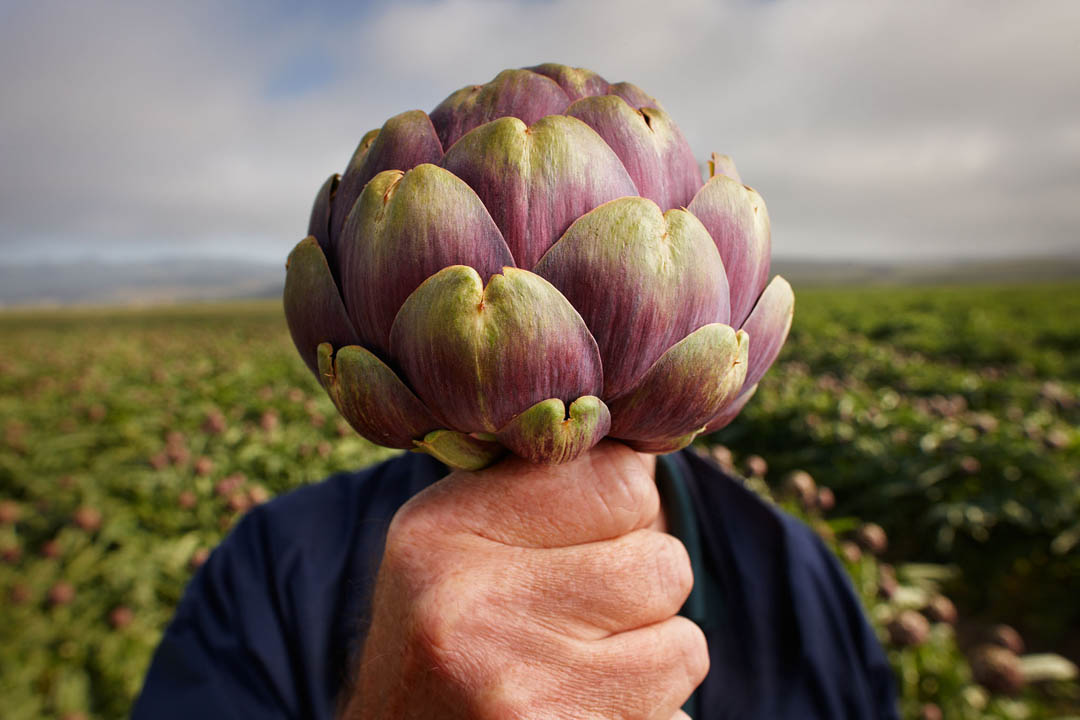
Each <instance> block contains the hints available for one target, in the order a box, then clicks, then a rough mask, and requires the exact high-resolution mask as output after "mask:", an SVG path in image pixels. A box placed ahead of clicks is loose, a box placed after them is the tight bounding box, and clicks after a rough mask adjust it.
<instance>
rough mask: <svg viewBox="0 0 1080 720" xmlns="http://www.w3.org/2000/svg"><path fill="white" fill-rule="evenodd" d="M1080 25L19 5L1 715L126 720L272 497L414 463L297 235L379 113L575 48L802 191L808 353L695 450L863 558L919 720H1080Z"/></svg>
mask: <svg viewBox="0 0 1080 720" xmlns="http://www.w3.org/2000/svg"><path fill="white" fill-rule="evenodd" d="M1078 27H1080V3H1075V2H1070V1H1068V0H1062V1H1059V2H1033V3H1010V2H941V3H934V4H932V5H931V4H925V5H922V4H920V5H918V6H914V7H913V6H912V5H911V4H903V3H884V2H866V1H863V2H842V1H839V0H823V1H822V2H816V3H813V4H810V3H797V2H794V1H793V0H772V1H757V2H750V1H747V2H723V3H718V2H706V1H705V0H702V1H700V2H694V1H672V2H667V3H664V4H662V6H658V5H657V4H655V3H646V2H638V1H637V0H620V1H619V2H616V1H615V0H610V1H608V0H601V1H596V2H580V1H577V2H571V1H570V0H547V1H545V0H514V1H508V2H507V1H504V2H494V1H486V0H431V1H427V2H420V1H411V2H395V3H390V2H367V3H346V2H329V1H326V2H307V3H296V2H260V3H251V2H233V3H221V2H198V1H194V2H186V3H170V4H166V3H158V2H145V1H144V2H120V1H103V2H85V3H84V2H51V1H49V0H39V1H37V2H23V1H20V0H8V1H7V2H0V108H2V110H0V307H2V310H0V389H2V395H0V430H2V436H0V553H2V557H0V593H3V599H2V600H0V696H3V697H4V699H5V701H4V705H3V707H2V708H0V718H5V719H7V718H37V717H60V718H67V719H68V720H74V719H75V718H97V717H101V718H112V717H123V716H125V715H126V713H127V709H128V707H129V704H130V701H131V698H132V697H133V696H134V694H135V693H136V692H137V691H138V688H139V685H140V682H141V678H142V673H143V672H144V671H145V667H146V664H147V662H148V660H149V655H150V653H151V651H152V649H153V647H154V645H155V644H156V642H157V640H158V638H159V637H160V633H161V631H162V629H163V628H164V625H165V624H166V623H167V621H168V619H169V617H170V616H171V613H172V610H173V607H174V606H175V603H176V602H177V601H178V599H179V596H180V594H181V593H182V591H183V588H184V585H185V584H186V582H187V580H188V578H189V577H190V574H191V572H193V571H194V569H195V568H197V567H198V565H199V564H200V563H201V562H202V561H203V560H205V557H206V554H207V552H208V551H209V550H210V549H212V548H213V546H214V545H215V544H216V543H217V542H218V541H219V540H220V538H221V537H222V536H223V535H224V534H225V533H227V532H228V530H229V528H230V527H231V525H232V524H233V523H234V522H236V521H237V519H238V518H239V517H241V516H242V515H243V513H244V512H246V511H247V510H248V509H250V508H251V507H252V506H254V505H256V504H258V503H260V502H263V501H265V500H266V499H268V498H270V497H272V496H273V495H274V494H277V493H280V492H283V491H286V490H288V489H290V488H293V487H296V486H298V485H301V484H304V483H309V482H316V481H318V480H319V479H320V478H322V477H324V476H325V475H327V474H328V473H330V472H333V471H335V470H342V469H353V468H356V467H358V466H361V465H364V464H367V463H370V462H374V461H375V460H378V459H381V458H384V457H386V456H387V455H388V453H389V451H385V450H382V449H379V448H375V447H373V446H371V445H370V444H368V443H367V442H366V441H364V440H362V439H360V438H358V437H357V436H355V434H353V433H352V431H351V430H349V429H348V427H347V426H346V425H345V424H344V423H343V421H341V420H340V419H339V418H338V417H337V415H336V413H335V412H334V410H333V407H332V405H331V403H330V401H329V400H328V399H327V398H326V397H325V395H324V394H323V393H322V392H321V390H319V388H318V387H317V385H316V383H315V381H314V379H313V378H311V377H310V375H309V374H308V373H307V371H306V369H305V368H304V367H303V365H302V363H301V362H300V360H299V357H298V356H297V355H296V352H295V350H294V349H293V348H292V345H291V342H290V340H289V337H288V333H287V330H286V329H285V325H284V321H283V316H282V313H281V308H280V293H281V288H282V283H283V281H284V259H285V256H286V254H287V253H288V251H289V249H290V248H291V247H292V246H293V245H294V244H295V243H296V241H297V240H299V239H300V237H301V236H302V235H303V234H304V233H305V231H306V227H307V217H308V212H309V209H310V204H311V202H312V200H313V198H314V195H315V192H316V190H317V189H318V187H319V186H320V184H321V183H322V181H323V180H324V179H325V178H326V176H327V175H329V174H330V173H332V172H335V171H337V172H340V171H342V170H343V169H344V166H345V164H346V162H347V161H348V159H349V156H350V155H351V153H352V151H353V149H354V147H355V145H356V143H357V142H358V141H359V139H360V137H361V136H362V135H363V134H364V133H365V132H366V131H368V130H370V129H373V128H377V127H379V126H380V125H381V124H382V122H383V121H384V120H385V119H386V118H387V117H389V116H391V115H394V114H396V113H398V112H401V111H403V110H406V109H412V108H419V109H423V110H426V111H430V110H431V109H432V108H434V107H435V105H437V104H438V103H439V102H440V101H441V100H442V99H443V98H444V97H445V96H446V95H448V94H449V93H450V92H451V91H453V90H455V89H457V88H459V87H461V86H464V85H467V84H474V83H480V82H486V81H487V80H489V79H491V78H492V77H494V75H495V74H496V73H497V72H498V71H499V70H501V69H503V68H506V67H520V66H527V65H533V64H537V63H540V62H545V61H554V62H561V63H566V64H570V65H577V66H582V67H587V68H590V69H593V70H595V71H597V72H599V73H600V74H602V75H604V76H605V77H606V78H607V79H609V80H611V81H619V80H628V81H631V82H633V83H635V84H637V85H639V86H641V87H642V88H643V89H645V90H646V91H647V92H649V93H651V94H652V95H654V96H656V97H657V98H658V99H659V100H660V101H661V102H662V103H663V105H664V107H665V108H666V109H667V110H668V112H669V113H670V114H671V115H672V117H673V118H675V120H676V121H677V122H678V123H679V125H680V127H681V128H682V129H683V131H684V133H685V134H686V136H687V138H688V140H689V142H690V144H691V146H692V147H693V149H694V150H695V153H696V154H697V155H698V156H699V157H700V158H701V159H702V161H703V162H704V160H705V159H706V158H707V157H708V156H709V153H710V152H713V151H718V152H723V153H729V154H731V155H732V156H733V157H734V158H735V160H736V162H737V163H738V166H739V170H740V171H741V174H742V177H743V179H744V181H746V182H748V183H749V184H751V185H753V186H754V187H755V188H757V189H758V190H760V191H761V193H762V194H763V196H764V197H765V199H766V201H767V203H768V207H769V211H770V216H771V219H772V227H773V248H774V264H773V270H774V272H779V273H782V274H784V275H785V277H787V278H788V279H789V280H790V281H791V282H792V285H793V286H794V288H795V291H796V296H797V298H798V301H797V307H796V315H795V322H794V326H793V330H792V334H791V339H790V340H789V342H788V345H787V347H786V349H785V351H784V353H783V354H782V356H781V358H780V360H779V361H778V363H777V365H776V366H775V367H774V369H773V370H772V371H771V372H770V374H769V375H768V376H767V377H766V379H765V380H764V381H763V382H762V385H761V389H760V391H759V393H758V394H757V396H756V398H755V399H754V400H753V401H752V402H751V403H750V405H749V406H748V407H747V409H746V410H745V411H744V412H743V414H742V416H741V417H740V418H739V419H738V420H737V421H736V422H735V423H734V424H732V425H731V426H729V427H728V428H725V429H724V430H723V431H721V432H720V433H717V434H715V435H714V436H712V437H709V438H702V439H700V440H699V443H698V448H697V449H698V450H699V451H700V452H703V453H709V454H711V455H712V456H713V457H714V458H716V459H717V460H718V461H719V462H721V463H724V464H726V465H729V466H731V467H733V468H734V469H736V470H737V471H739V472H740V473H742V474H743V475H745V476H746V477H747V482H748V483H750V484H751V486H752V487H754V488H755V489H757V490H758V491H759V492H761V493H762V494H765V495H767V496H769V497H771V498H773V499H775V501H777V502H779V503H781V504H783V505H784V507H785V508H787V509H788V510H789V511H791V512H793V513H796V514H798V515H800V516H801V517H803V518H804V519H805V520H806V521H807V522H808V523H810V524H811V525H813V526H814V527H815V529H817V530H818V532H819V534H820V535H821V536H822V537H823V539H825V540H826V542H828V543H830V544H831V545H832V546H833V547H834V548H835V549H836V550H837V552H838V554H840V556H841V557H842V558H843V561H844V563H845V566H846V567H847V568H848V570H849V571H850V572H851V577H852V581H853V582H854V583H855V586H856V588H857V589H858V590H859V592H860V595H861V596H862V598H863V600H864V602H865V604H866V607H867V611H868V613H869V614H870V616H871V619H872V621H873V622H874V624H875V627H876V628H877V630H878V632H879V634H880V636H881V638H882V641H883V642H884V643H886V645H887V647H888V649H889V654H890V659H891V661H892V662H893V664H894V667H895V669H896V672H897V677H898V680H899V682H900V685H901V688H902V690H903V712H904V716H905V717H908V718H931V719H932V718H934V717H947V718H953V717H955V718H1033V719H1037V718H1064V717H1069V716H1074V717H1080V687H1078V685H1077V683H1076V681H1075V674H1076V672H1075V665H1073V664H1072V663H1073V662H1076V661H1080V431H1078V429H1077V428H1078V426H1080V202H1078V201H1080V82H1078V77H1077V70H1076V68H1077V67H1080V51H1078V50H1077V46H1076V31H1077V28H1078ZM935 712H937V713H939V714H937V715H935V714H934V713H935Z"/></svg>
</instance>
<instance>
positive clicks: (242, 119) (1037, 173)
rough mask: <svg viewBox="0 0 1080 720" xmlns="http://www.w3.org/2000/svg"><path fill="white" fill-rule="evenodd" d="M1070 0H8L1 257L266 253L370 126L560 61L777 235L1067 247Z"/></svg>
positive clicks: (1001, 247) (798, 239) (849, 252)
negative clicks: (677, 141) (703, 168)
mask: <svg viewBox="0 0 1080 720" xmlns="http://www.w3.org/2000/svg"><path fill="white" fill-rule="evenodd" d="M1078 28H1080V2H1075V1H1074V0H1060V1H1057V2H1050V1H1046V2H1041V1H1039V0H1033V1H1032V2H1011V1H1010V2H1004V1H1001V2H994V1H993V0H972V1H969V2H950V1H947V0H946V1H941V2H925V3H923V2H916V3H908V2H877V1H875V0H851V1H846V0H817V1H815V2H801V1H796V0H773V1H771V2H762V1H761V0H757V1H755V2H715V1H714V0H686V1H681V0H667V1H665V2H662V3H657V2H655V0H649V1H640V0H595V1H592V2H590V1H589V0H499V1H495V0H428V1H423V2H421V1H412V2H409V1H402V2H394V3H389V2H381V3H380V2H374V3H355V2H354V3H336V2H304V3H301V2H283V1H279V2H274V1H273V0H269V1H266V2H244V3H241V2H231V3H230V2H222V1H221V0H213V1H210V2H204V1H202V0H187V1H185V2H183V3H164V2H161V3H159V2H154V1H151V0H136V1H128V0H101V1H99V2H95V1H88V2H82V1H79V0H71V1H70V2H54V1H52V0H32V1H25V2H24V1H22V0H0V264H2V263H22V262H36V261H56V260H72V259H83V258H87V259H89V258H96V259H102V260H118V261H126V260H143V259H149V258H156V257H161V256H166V257H171V256H187V257H202V256H208V257H230V258H248V259H252V260H258V261H266V262H283V261H284V258H285V256H286V254H287V253H288V251H289V249H290V248H291V247H292V246H293V245H294V244H295V243H296V242H297V241H298V240H299V239H300V238H301V236H302V235H303V234H304V233H305V232H306V227H307V218H308V212H309V209H310V205H311V201H312V199H313V198H314V195H315V192H316V191H317V189H318V187H319V186H320V185H321V183H322V182H323V180H325V178H326V177H327V176H328V175H329V174H331V173H333V172H340V171H341V170H343V169H344V166H345V164H346V162H347V161H348V159H349V156H350V155H351V153H352V151H353V149H354V147H355V145H356V143H357V142H358V141H359V139H360V137H361V136H362V135H363V134H364V133H365V132H366V131H367V130H369V129H371V128H376V127H379V126H380V125H381V124H382V123H383V121H384V120H385V119H386V118H388V117H390V116H391V115H395V114H397V113H399V112H401V111H404V110H409V109H413V108H419V109H422V110H427V111H430V110H431V109H432V108H434V107H435V106H436V105H437V104H438V103H439V102H440V101H441V100H442V99H443V98H444V97H445V96H446V95H448V94H449V93H450V92H452V91H453V90H456V89H457V88H459V87H462V86H464V85H469V84H474V83H480V82H486V81H488V80H490V79H491V78H493V77H494V76H495V74H496V73H497V72H498V71H499V70H501V69H503V68H507V67H521V66H527V65H533V64H537V63H539V62H545V61H553V62H561V63H565V64H568V65H575V66H580V67H587V68H590V69H592V70H595V71H597V72H599V73H600V74H602V75H604V76H605V77H606V78H607V79H608V80H610V81H613V82H614V81H620V80H628V81H630V82H633V83H635V84H637V85H639V86H641V87H642V88H643V89H645V90H646V91H647V92H649V93H650V94H652V95H653V96H655V97H657V98H658V99H659V100H660V102H661V103H662V104H663V106H664V107H665V109H666V110H667V111H668V112H669V113H670V114H671V116H672V117H673V118H674V119H675V121H676V122H677V123H678V124H679V125H680V127H681V128H682V129H683V132H684V133H685V135H686V136H687V139H688V140H689V142H690V145H691V147H692V148H693V150H694V152H695V154H696V155H698V156H699V158H701V159H702V161H704V160H705V159H706V158H707V157H708V156H709V153H711V152H712V151H718V152H723V153H728V154H730V155H732V156H733V157H734V159H735V161H736V163H737V165H738V167H739V170H740V172H741V174H742V178H743V180H744V182H747V183H748V184H750V185H752V186H754V187H755V188H756V189H758V190H759V191H760V192H761V193H762V195H763V196H764V198H765V200H766V203H767V204H768V208H769V213H770V217H771V219H772V232H773V249H774V254H775V255H776V256H778V257H798V258H818V259H823V260H837V259H851V260H860V261H862V260H870V261H880V260H909V261H931V262H933V261H935V260H937V259H946V258H948V259H952V258H999V257H1007V256H1012V255H1071V256H1075V255H1080V49H1078V48H1080V45H1078V44H1077V40H1076V37H1077V29H1078Z"/></svg>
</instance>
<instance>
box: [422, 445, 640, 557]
mask: <svg viewBox="0 0 1080 720" xmlns="http://www.w3.org/2000/svg"><path fill="white" fill-rule="evenodd" d="M655 462H656V460H655V457H654V456H652V455H646V454H642V453H637V452H634V451H633V450H631V449H630V448H628V447H626V446H625V445H623V444H622V443H618V442H614V441H604V442H601V443H600V444H599V445H597V446H596V447H595V448H593V449H592V450H590V451H589V452H588V453H586V454H585V455H583V456H581V457H579V458H578V459H577V460H574V461H571V462H568V463H564V464H561V465H534V464H532V463H529V462H526V461H524V460H520V459H518V458H510V459H508V460H505V461H503V462H501V463H499V464H498V465H496V466H494V467H491V468H486V469H484V470H480V471H478V472H455V473H453V474H451V475H450V476H448V477H447V478H446V479H444V480H442V481H440V482H438V483H436V484H435V485H434V486H432V487H431V488H429V489H428V491H425V494H428V493H430V495H429V497H427V498H425V503H431V505H430V506H429V508H428V509H429V510H431V511H434V512H436V513H437V514H442V513H446V519H447V520H448V521H451V522H453V523H454V524H455V525H456V526H458V527H461V528H463V529H465V530H467V531H469V532H471V533H473V534H475V535H479V536H480V537H484V538H487V539H489V540H494V541H496V542H501V543H505V544H509V545H517V546H524V547H566V546H569V545H580V544H583V543H587V542H596V541H600V540H608V539H611V538H615V537H619V536H621V535H625V534H626V533H628V532H631V531H633V530H638V529H641V528H645V527H649V526H650V525H651V524H652V523H653V521H654V520H656V517H657V514H658V513H659V511H660V496H659V494H658V493H657V490H656V482H655V480H654V478H653V469H654V467H655Z"/></svg>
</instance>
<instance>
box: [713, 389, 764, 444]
mask: <svg viewBox="0 0 1080 720" xmlns="http://www.w3.org/2000/svg"><path fill="white" fill-rule="evenodd" d="M757 389H758V386H757V385H750V386H749V387H747V388H745V389H744V390H743V391H742V392H740V393H739V396H738V397H737V398H735V399H734V400H733V401H732V402H730V403H728V404H727V405H726V406H725V407H724V409H723V410H721V411H720V412H719V414H717V415H716V417H714V418H713V419H712V420H710V421H709V424H708V425H706V426H705V432H707V433H711V432H716V431H717V430H719V429H720V428H723V427H727V426H728V425H729V424H730V423H731V421H732V420H734V419H735V418H736V417H737V416H738V414H739V413H741V412H742V409H743V408H744V407H746V403H748V402H750V398H752V397H754V393H756V392H757Z"/></svg>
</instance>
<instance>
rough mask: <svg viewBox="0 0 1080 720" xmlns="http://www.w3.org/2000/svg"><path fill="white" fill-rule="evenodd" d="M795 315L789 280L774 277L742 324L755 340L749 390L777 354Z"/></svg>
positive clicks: (748, 374) (749, 371)
mask: <svg viewBox="0 0 1080 720" xmlns="http://www.w3.org/2000/svg"><path fill="white" fill-rule="evenodd" d="M794 315H795V293H794V292H793V291H792V289H791V285H790V284H788V281H787V280H785V279H784V278H783V277H781V276H780V275H777V276H776V277H774V278H773V279H772V280H771V281H770V282H769V284H768V286H767V287H766V288H765V292H763V293H761V297H760V298H758V301H757V305H755V306H754V311H753V312H752V313H750V317H748V318H747V319H746V322H745V323H743V329H744V330H746V332H748V333H750V337H752V338H753V339H754V347H753V348H752V349H751V351H750V365H749V367H748V368H747V371H746V385H747V386H748V387H749V386H750V385H756V384H757V382H758V380H760V379H761V378H762V377H763V376H764V375H765V371H766V370H768V369H769V367H771V366H772V364H773V361H774V360H776V356H777V355H779V354H780V348H782V347H783V346H784V341H785V340H787V336H788V332H789V331H790V330H791V321H792V319H793V317H794Z"/></svg>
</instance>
